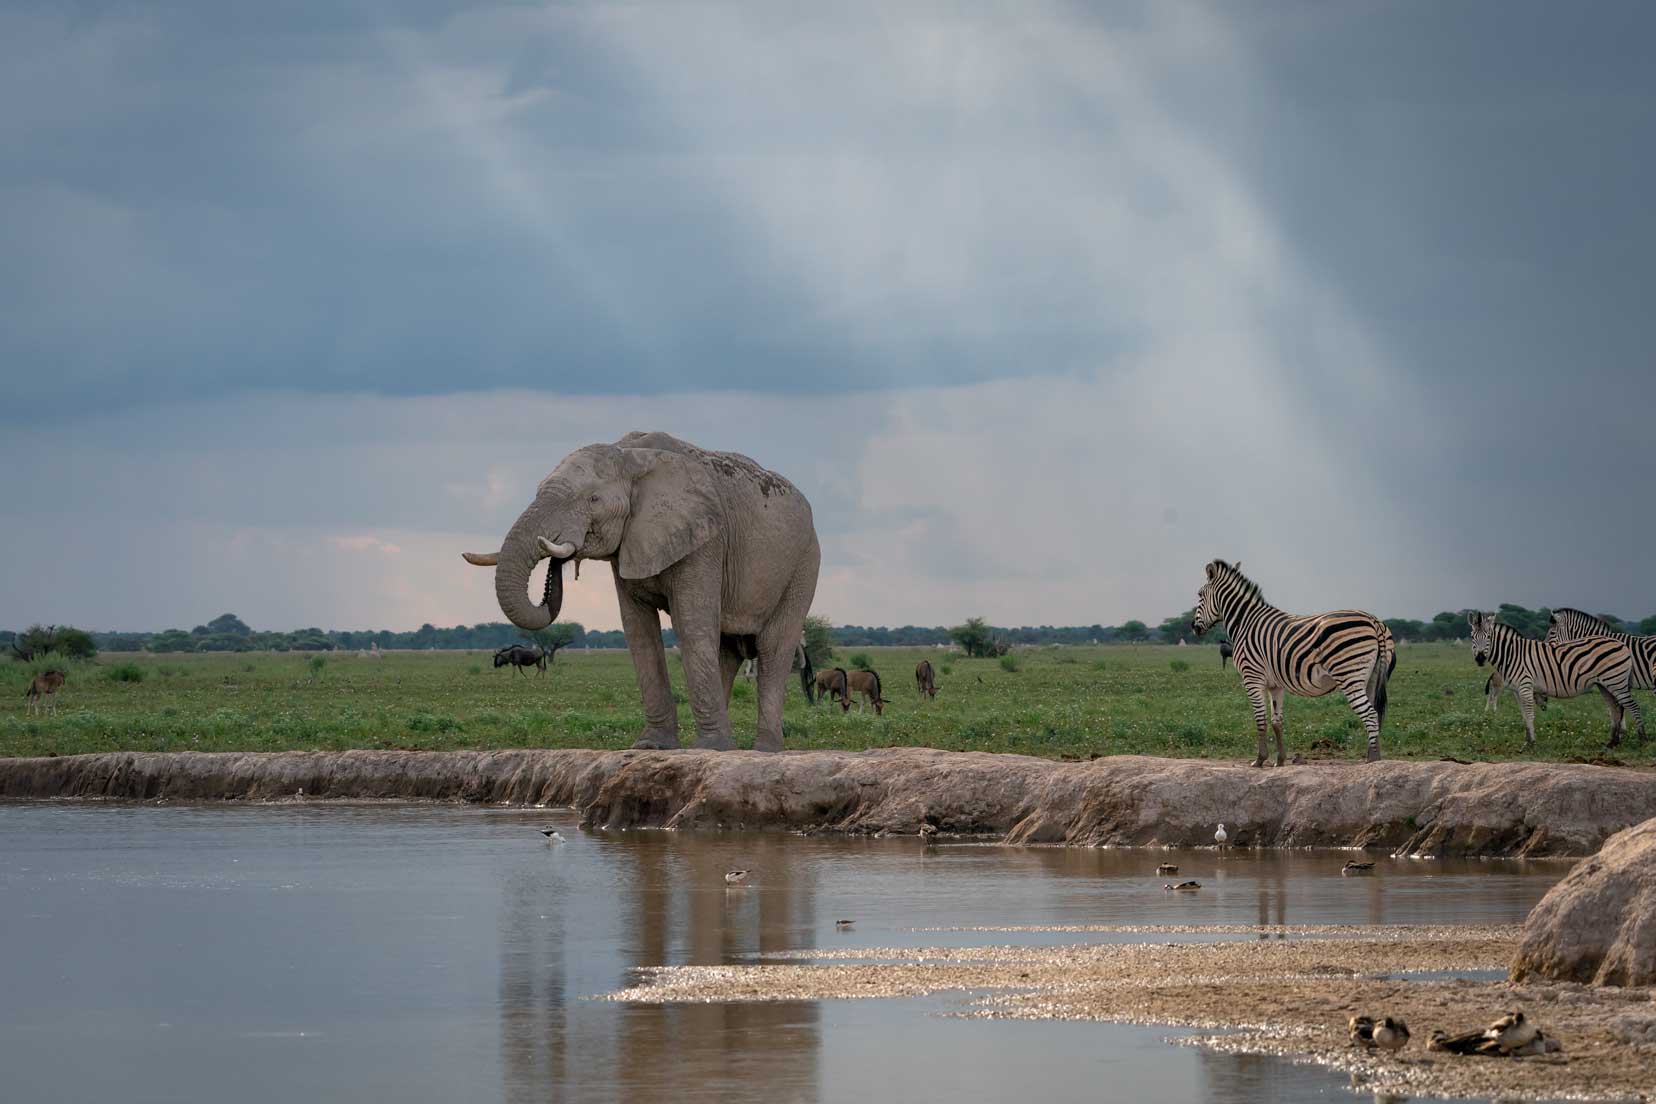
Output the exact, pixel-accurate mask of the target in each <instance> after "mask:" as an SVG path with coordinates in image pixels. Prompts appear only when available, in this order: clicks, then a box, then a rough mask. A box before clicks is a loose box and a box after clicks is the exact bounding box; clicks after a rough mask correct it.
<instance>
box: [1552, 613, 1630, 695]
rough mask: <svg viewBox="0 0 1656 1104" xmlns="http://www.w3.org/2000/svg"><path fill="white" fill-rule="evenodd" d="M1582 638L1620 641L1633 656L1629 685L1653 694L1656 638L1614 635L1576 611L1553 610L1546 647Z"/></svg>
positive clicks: (1586, 615) (1610, 630)
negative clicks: (1608, 638) (1595, 637)
mask: <svg viewBox="0 0 1656 1104" xmlns="http://www.w3.org/2000/svg"><path fill="white" fill-rule="evenodd" d="M1584 636H1608V637H1610V638H1611V639H1612V640H1619V641H1621V642H1622V644H1623V646H1625V647H1626V648H1627V650H1628V651H1630V652H1632V653H1633V674H1632V678H1631V681H1632V684H1633V685H1634V686H1636V687H1637V688H1639V689H1640V690H1656V636H1634V635H1633V634H1632V633H1624V632H1617V631H1616V630H1615V629H1613V628H1611V627H1610V626H1609V625H1608V624H1607V623H1605V622H1604V621H1603V620H1602V619H1600V618H1597V617H1594V616H1593V615H1592V614H1590V613H1583V612H1581V611H1580V610H1578V609H1570V608H1569V607H1568V606H1566V607H1564V608H1563V609H1555V610H1553V611H1552V616H1551V617H1549V618H1548V619H1547V637H1546V640H1547V643H1549V644H1562V643H1564V642H1565V641H1566V640H1580V639H1581V638H1582V637H1584Z"/></svg>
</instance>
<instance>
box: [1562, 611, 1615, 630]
mask: <svg viewBox="0 0 1656 1104" xmlns="http://www.w3.org/2000/svg"><path fill="white" fill-rule="evenodd" d="M1561 613H1564V614H1569V615H1570V616H1571V617H1579V618H1581V619H1582V620H1583V621H1591V622H1592V623H1593V624H1595V625H1598V626H1600V627H1601V628H1603V629H1604V631H1605V632H1620V631H1621V630H1620V629H1618V628H1616V627H1615V626H1614V625H1612V624H1610V622H1608V621H1606V620H1605V619H1604V618H1602V617H1598V616H1596V615H1594V614H1591V613H1588V612H1587V611H1585V610H1578V609H1575V608H1573V607H1571V606H1560V607H1558V608H1557V609H1555V610H1553V616H1554V617H1557V616H1558V615H1559V614H1561Z"/></svg>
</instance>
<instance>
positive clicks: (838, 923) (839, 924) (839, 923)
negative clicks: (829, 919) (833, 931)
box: [834, 920, 856, 931]
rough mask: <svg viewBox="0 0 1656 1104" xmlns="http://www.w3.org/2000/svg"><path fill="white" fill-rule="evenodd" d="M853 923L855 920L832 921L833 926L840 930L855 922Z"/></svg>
mask: <svg viewBox="0 0 1656 1104" xmlns="http://www.w3.org/2000/svg"><path fill="white" fill-rule="evenodd" d="M855 923H856V921H855V920H835V921H834V927H836V928H838V929H839V930H840V931H845V930H846V929H847V928H849V927H850V926H851V925H852V924H855Z"/></svg>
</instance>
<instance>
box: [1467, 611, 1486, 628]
mask: <svg viewBox="0 0 1656 1104" xmlns="http://www.w3.org/2000/svg"><path fill="white" fill-rule="evenodd" d="M1481 620H1483V614H1481V613H1479V612H1478V611H1477V610H1467V611H1466V623H1467V624H1468V625H1471V626H1472V627H1473V628H1474V629H1475V628H1477V627H1478V622H1479V621H1481Z"/></svg>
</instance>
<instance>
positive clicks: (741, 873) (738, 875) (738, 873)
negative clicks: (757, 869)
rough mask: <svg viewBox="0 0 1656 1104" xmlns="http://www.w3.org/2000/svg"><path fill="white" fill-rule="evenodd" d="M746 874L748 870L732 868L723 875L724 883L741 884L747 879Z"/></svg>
mask: <svg viewBox="0 0 1656 1104" xmlns="http://www.w3.org/2000/svg"><path fill="white" fill-rule="evenodd" d="M747 876H748V872H747V871H745V870H732V871H731V872H730V873H728V874H726V875H725V885H732V886H734V885H741V884H742V883H743V882H745V881H747Z"/></svg>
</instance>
